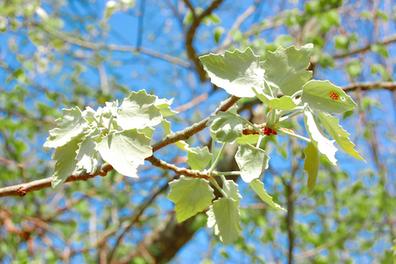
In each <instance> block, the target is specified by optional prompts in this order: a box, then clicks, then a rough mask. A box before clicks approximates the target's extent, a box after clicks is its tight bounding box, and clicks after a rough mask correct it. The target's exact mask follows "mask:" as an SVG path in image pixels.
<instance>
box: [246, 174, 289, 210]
mask: <svg viewBox="0 0 396 264" xmlns="http://www.w3.org/2000/svg"><path fill="white" fill-rule="evenodd" d="M249 186H250V188H252V190H253V191H254V192H255V193H256V194H257V195H258V197H260V199H261V200H262V201H263V202H265V203H266V204H268V205H269V206H271V207H272V208H274V209H277V210H282V211H286V210H285V209H284V208H282V206H280V205H279V204H277V203H275V202H274V200H273V198H272V196H271V195H269V194H268V193H267V191H266V190H265V188H264V184H263V183H262V182H261V181H260V180H259V179H255V180H253V181H252V182H250V184H249Z"/></svg>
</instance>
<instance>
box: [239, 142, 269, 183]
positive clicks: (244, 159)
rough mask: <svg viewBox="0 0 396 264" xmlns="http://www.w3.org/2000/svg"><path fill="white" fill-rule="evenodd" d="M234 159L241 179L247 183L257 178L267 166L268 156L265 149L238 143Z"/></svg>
mask: <svg viewBox="0 0 396 264" xmlns="http://www.w3.org/2000/svg"><path fill="white" fill-rule="evenodd" d="M235 160H236V163H237V164H238V167H239V169H240V171H241V178H242V180H243V181H244V182H247V183H250V182H251V181H252V180H254V179H257V178H259V177H260V176H261V174H262V173H263V171H264V170H265V169H266V168H267V167H268V156H267V155H266V153H265V151H264V150H262V149H260V148H256V147H253V146H252V145H240V146H239V147H238V151H237V152H236V154H235Z"/></svg>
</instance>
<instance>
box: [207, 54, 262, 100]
mask: <svg viewBox="0 0 396 264" xmlns="http://www.w3.org/2000/svg"><path fill="white" fill-rule="evenodd" d="M199 59H200V60H201V63H202V65H203V66H204V69H205V71H206V72H207V73H208V75H209V77H210V80H211V81H212V83H213V84H214V85H216V86H218V87H220V88H223V89H224V90H226V91H227V93H229V94H231V95H235V96H238V97H254V96H255V93H254V91H253V88H256V90H261V89H262V86H263V83H264V70H263V69H262V68H261V67H260V57H259V56H256V55H255V54H254V53H253V51H252V49H250V48H247V49H245V50H244V51H240V50H234V51H232V52H230V51H226V52H225V53H224V55H220V54H213V53H210V54H208V55H203V56H201V57H199Z"/></svg>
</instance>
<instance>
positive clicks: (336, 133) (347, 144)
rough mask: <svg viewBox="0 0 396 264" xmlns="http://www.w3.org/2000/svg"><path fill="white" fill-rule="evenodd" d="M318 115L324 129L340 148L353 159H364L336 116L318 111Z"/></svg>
mask: <svg viewBox="0 0 396 264" xmlns="http://www.w3.org/2000/svg"><path fill="white" fill-rule="evenodd" d="M318 117H319V120H320V122H321V123H322V125H323V126H324V128H325V129H326V131H327V132H328V133H329V134H330V135H331V136H332V137H333V138H334V139H335V141H336V142H337V143H338V145H339V146H340V147H341V149H342V150H344V151H345V152H346V153H348V154H349V155H351V156H352V157H354V158H355V159H358V160H364V158H363V157H362V156H361V155H360V154H359V152H357V151H356V150H355V144H353V143H352V141H351V140H350V139H349V133H348V132H347V131H346V130H345V129H344V128H342V126H341V125H340V124H339V122H338V119H337V118H335V117H334V116H332V115H330V114H327V113H323V112H319V113H318Z"/></svg>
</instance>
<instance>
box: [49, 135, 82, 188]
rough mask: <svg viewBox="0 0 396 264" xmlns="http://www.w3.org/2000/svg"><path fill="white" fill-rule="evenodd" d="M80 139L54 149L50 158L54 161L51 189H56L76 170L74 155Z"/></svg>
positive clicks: (76, 138) (77, 138)
mask: <svg viewBox="0 0 396 264" xmlns="http://www.w3.org/2000/svg"><path fill="white" fill-rule="evenodd" d="M80 141H81V137H75V138H74V139H72V140H71V141H69V142H68V143H67V144H65V145H63V146H61V147H58V148H56V150H55V153H54V155H53V157H52V159H53V160H55V162H56V163H55V171H54V174H53V175H52V180H51V185H52V188H56V187H58V186H59V185H60V184H62V183H63V182H64V181H65V180H66V179H67V177H69V176H70V175H72V174H73V172H74V170H75V168H76V164H77V161H76V155H77V150H78V147H79V143H80Z"/></svg>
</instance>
